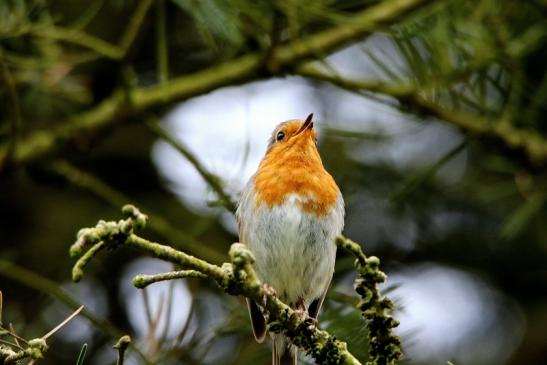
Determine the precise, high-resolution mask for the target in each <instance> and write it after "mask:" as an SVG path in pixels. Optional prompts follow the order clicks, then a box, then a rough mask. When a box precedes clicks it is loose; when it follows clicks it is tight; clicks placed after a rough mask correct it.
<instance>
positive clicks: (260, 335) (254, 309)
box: [247, 299, 266, 342]
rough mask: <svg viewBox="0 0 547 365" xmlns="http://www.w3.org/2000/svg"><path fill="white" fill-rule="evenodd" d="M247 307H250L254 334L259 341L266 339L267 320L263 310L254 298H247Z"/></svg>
mask: <svg viewBox="0 0 547 365" xmlns="http://www.w3.org/2000/svg"><path fill="white" fill-rule="evenodd" d="M247 308H249V316H250V317H251V324H252V326H253V334H254V335H255V339H256V341H257V342H262V341H264V338H265V337H266V320H265V319H264V315H263V314H262V311H261V310H260V308H259V307H258V304H256V303H255V302H254V301H253V300H250V299H247Z"/></svg>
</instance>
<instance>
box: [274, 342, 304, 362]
mask: <svg viewBox="0 0 547 365" xmlns="http://www.w3.org/2000/svg"><path fill="white" fill-rule="evenodd" d="M276 337H277V336H276ZM272 364H273V365H298V354H297V349H296V347H294V346H291V345H290V344H289V343H288V342H286V341H285V339H284V338H279V337H277V338H274V339H273V341H272Z"/></svg>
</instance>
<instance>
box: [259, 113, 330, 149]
mask: <svg viewBox="0 0 547 365" xmlns="http://www.w3.org/2000/svg"><path fill="white" fill-rule="evenodd" d="M312 118H313V114H310V115H308V117H307V118H306V120H305V121H302V120H299V119H295V120H289V121H287V122H284V123H281V124H280V125H278V126H277V127H276V128H275V129H274V131H273V133H272V137H271V138H270V144H269V145H268V151H267V152H266V156H269V157H273V156H275V158H276V159H277V158H282V157H285V158H286V157H289V156H291V155H292V156H299V157H300V158H311V159H317V158H319V153H318V152H317V147H316V142H317V131H316V130H315V128H313V121H312Z"/></svg>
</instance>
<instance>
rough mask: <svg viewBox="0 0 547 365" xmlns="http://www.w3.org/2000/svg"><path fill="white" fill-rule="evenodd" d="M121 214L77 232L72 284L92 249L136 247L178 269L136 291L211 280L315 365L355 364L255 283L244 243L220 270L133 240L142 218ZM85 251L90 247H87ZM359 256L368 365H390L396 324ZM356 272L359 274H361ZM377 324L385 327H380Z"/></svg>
mask: <svg viewBox="0 0 547 365" xmlns="http://www.w3.org/2000/svg"><path fill="white" fill-rule="evenodd" d="M122 212H123V214H124V215H125V217H126V218H125V219H123V220H119V221H118V222H104V221H100V222H99V223H98V224H97V225H96V226H95V227H93V228H84V229H82V230H80V232H79V233H78V235H77V240H76V242H75V243H74V244H73V245H72V247H71V249H70V253H71V255H72V256H81V257H80V259H79V260H78V261H77V262H76V264H75V265H74V270H73V279H74V280H76V281H77V280H79V279H80V278H81V277H82V275H83V269H84V267H85V265H86V264H87V263H88V262H89V260H90V259H92V258H93V257H94V256H95V255H96V254H97V253H98V252H99V251H100V250H99V249H98V245H101V248H105V249H115V248H117V247H119V246H128V247H134V248H138V249H141V250H143V251H145V252H148V253H150V254H152V255H153V256H155V257H158V258H161V259H164V260H166V261H169V262H173V263H176V264H178V265H180V266H181V267H182V269H183V270H182V271H178V272H172V273H165V274H159V275H146V276H145V275H139V276H137V277H136V278H135V279H134V281H133V282H134V284H135V286H137V287H139V288H142V287H145V286H146V285H149V284H151V283H152V282H156V281H159V280H168V279H176V278H180V277H200V278H205V277H206V278H209V279H212V280H214V281H215V282H216V283H217V284H218V285H219V287H220V288H222V289H223V290H224V291H225V292H226V293H228V294H231V295H242V296H244V297H246V298H249V299H252V300H254V301H256V302H257V303H261V305H262V306H263V309H264V312H265V314H266V318H267V322H268V325H269V329H270V331H272V332H276V333H278V332H282V333H284V334H285V335H286V336H287V337H289V338H290V339H291V341H292V342H293V344H294V345H296V346H298V347H299V348H301V349H302V350H304V351H305V352H306V353H308V354H309V355H310V356H312V357H313V358H314V359H315V360H316V362H317V363H319V364H346V365H358V364H361V362H360V361H359V360H357V359H356V358H355V357H354V356H353V355H352V354H351V353H350V352H349V351H348V349H347V346H346V343H345V342H342V341H340V340H338V339H336V338H335V337H334V336H333V335H331V334H330V333H328V332H327V331H323V330H320V329H319V328H317V326H316V324H315V323H314V321H313V319H311V318H306V317H305V316H303V314H302V313H300V312H298V311H294V310H293V309H291V308H290V307H289V306H288V305H287V304H285V303H283V302H282V301H280V300H279V299H278V298H277V296H276V295H275V293H273V292H272V291H271V290H269V289H268V287H267V286H266V285H263V283H261V282H260V280H259V279H258V278H257V276H256V274H255V272H254V270H253V263H254V257H253V255H252V253H251V252H250V251H249V250H248V249H247V248H246V246H245V245H243V244H241V243H234V244H233V245H232V246H231V248H230V252H229V255H230V259H231V262H229V263H224V264H223V265H222V266H217V265H213V264H210V263H208V262H206V261H204V260H201V259H199V258H197V257H194V256H191V255H188V254H186V253H184V252H182V251H178V250H175V249H173V248H171V247H169V246H166V245H162V244H159V243H155V242H151V241H149V240H146V239H144V238H142V237H139V236H137V235H136V234H135V233H134V230H135V229H138V228H143V227H144V225H145V224H146V219H147V218H146V216H145V215H143V214H142V213H140V212H139V211H138V209H137V208H135V207H134V206H125V207H124V208H123V210H122ZM344 242H346V241H344ZM347 242H349V241H347ZM103 245H104V246H103ZM89 247H91V249H88V248H89ZM343 247H344V248H346V247H348V244H347V243H346V244H344V245H343ZM352 247H353V246H352ZM86 249H88V250H87V252H85V250H86ZM84 252H85V253H84ZM352 252H357V251H356V248H355V247H353V251H352ZM359 257H360V258H361V259H360V260H358V262H359V263H360V265H359V266H358V270H360V271H359V272H360V274H361V280H362V281H363V283H361V284H360V286H358V287H357V291H358V293H360V294H362V293H365V292H366V293H368V294H367V298H368V301H367V298H365V297H363V300H362V301H361V302H362V303H361V305H360V309H361V310H363V311H364V313H365V314H364V315H365V318H367V319H368V320H370V321H371V324H370V325H369V329H370V332H371V335H372V336H371V340H372V341H374V343H371V344H372V346H373V347H374V350H373V351H374V352H371V353H373V354H374V356H375V359H376V360H375V361H376V362H374V364H382V363H385V364H393V363H394V360H395V359H397V358H398V357H399V356H400V350H399V348H398V342H397V343H395V342H396V341H395V340H397V341H398V339H396V338H395V337H394V336H391V337H389V336H388V337H389V339H390V341H391V342H389V344H391V345H390V346H388V345H387V342H386V340H385V338H386V335H385V334H386V333H387V334H391V332H390V331H391V328H392V327H393V326H394V325H395V324H396V321H395V320H393V319H392V318H391V317H389V316H388V317H387V318H389V319H390V320H385V318H386V315H387V314H386V313H387V312H386V307H385V306H386V303H388V302H389V301H388V300H387V299H382V300H380V299H379V298H380V294H379V292H378V288H377V286H376V284H377V283H378V282H379V279H380V278H381V279H382V280H383V278H384V276H383V274H382V273H381V272H380V271H378V266H377V264H375V263H374V259H373V258H368V259H367V258H366V257H365V256H364V254H363V253H362V252H360V254H359ZM376 260H377V259H376ZM361 270H365V271H362V272H361ZM372 273H374V275H373V274H372ZM369 279H371V280H373V281H372V283H368V282H367V283H365V282H364V281H366V280H369ZM362 295H363V294H362ZM369 297H370V298H369ZM389 303H391V302H389ZM382 306H384V307H382ZM365 307H366V308H365ZM365 309H366V312H365ZM383 325H387V326H390V327H386V328H384V329H382V328H380V327H381V326H383ZM382 356H385V359H386V361H384V362H382V361H381V359H382Z"/></svg>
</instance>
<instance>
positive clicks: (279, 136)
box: [275, 131, 285, 141]
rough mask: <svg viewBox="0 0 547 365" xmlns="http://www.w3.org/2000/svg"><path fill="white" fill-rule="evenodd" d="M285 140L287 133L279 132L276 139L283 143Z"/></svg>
mask: <svg viewBox="0 0 547 365" xmlns="http://www.w3.org/2000/svg"><path fill="white" fill-rule="evenodd" d="M283 138H285V132H283V131H279V132H277V136H276V137H275V139H276V140H278V141H281V140H282V139H283Z"/></svg>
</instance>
